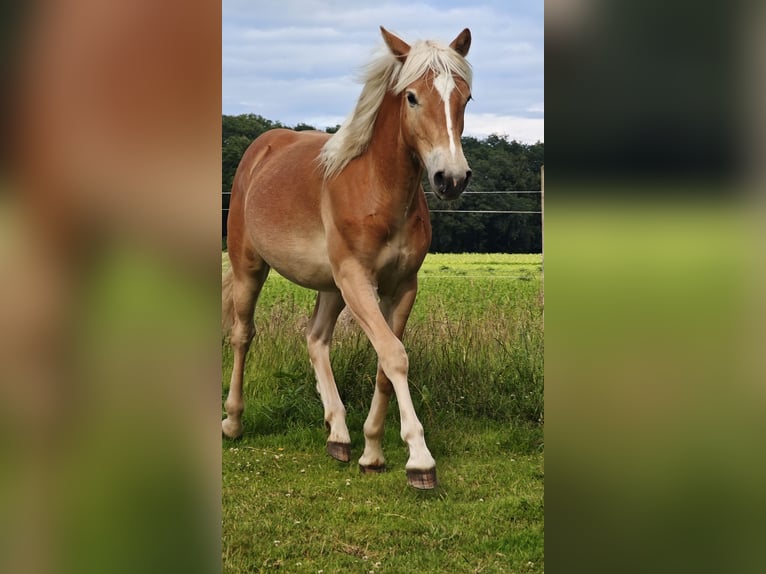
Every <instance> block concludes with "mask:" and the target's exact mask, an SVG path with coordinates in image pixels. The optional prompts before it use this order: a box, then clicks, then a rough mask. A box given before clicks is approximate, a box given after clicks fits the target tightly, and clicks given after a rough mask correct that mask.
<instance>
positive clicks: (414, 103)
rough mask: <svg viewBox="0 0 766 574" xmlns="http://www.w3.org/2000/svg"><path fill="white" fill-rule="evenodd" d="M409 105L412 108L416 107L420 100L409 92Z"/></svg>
mask: <svg viewBox="0 0 766 574" xmlns="http://www.w3.org/2000/svg"><path fill="white" fill-rule="evenodd" d="M407 103H408V104H410V106H412V107H415V106H417V105H418V99H417V98H416V97H415V94H413V93H412V92H407Z"/></svg>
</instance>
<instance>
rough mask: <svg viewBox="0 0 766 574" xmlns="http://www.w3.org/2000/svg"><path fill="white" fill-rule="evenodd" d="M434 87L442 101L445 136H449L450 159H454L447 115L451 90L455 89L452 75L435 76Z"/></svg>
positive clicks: (454, 150)
mask: <svg viewBox="0 0 766 574" xmlns="http://www.w3.org/2000/svg"><path fill="white" fill-rule="evenodd" d="M434 87H435V88H436V91H437V92H439V95H440V96H441V97H442V100H443V101H444V117H445V118H447V134H448V135H449V151H450V153H451V154H452V157H453V158H454V157H455V152H456V151H457V150H456V148H455V139H454V138H453V136H452V116H451V115H450V113H449V100H450V96H451V95H452V90H454V89H455V80H453V79H452V74H445V73H441V74H439V75H438V76H436V79H435V80H434Z"/></svg>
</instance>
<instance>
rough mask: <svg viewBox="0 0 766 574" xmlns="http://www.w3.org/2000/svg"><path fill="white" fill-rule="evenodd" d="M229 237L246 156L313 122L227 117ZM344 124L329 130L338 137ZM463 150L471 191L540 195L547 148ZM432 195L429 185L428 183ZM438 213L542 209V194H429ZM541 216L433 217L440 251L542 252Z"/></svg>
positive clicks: (487, 143) (483, 143)
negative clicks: (266, 135) (279, 131)
mask: <svg viewBox="0 0 766 574" xmlns="http://www.w3.org/2000/svg"><path fill="white" fill-rule="evenodd" d="M222 127H223V129H222V140H223V141H222V191H223V208H224V212H223V226H222V227H223V235H224V237H225V236H226V214H227V212H226V211H225V209H226V208H228V204H229V195H228V192H229V191H230V190H231V184H232V181H233V179H234V173H235V172H236V170H237V165H239V160H240V158H241V157H242V154H244V153H245V150H246V149H247V147H248V146H249V145H250V143H251V142H252V141H253V140H254V139H255V138H257V137H258V136H259V135H261V134H262V133H263V132H265V131H267V130H270V129H273V128H290V129H294V130H298V131H301V130H313V129H315V128H314V127H313V126H310V125H308V124H304V123H301V124H298V125H296V126H285V125H283V124H281V123H280V122H275V121H271V120H268V119H266V118H263V117H261V116H259V115H256V114H242V115H237V116H227V115H224V116H223V117H222ZM339 127H340V126H335V127H333V128H328V129H327V130H326V131H327V132H328V133H334V132H335V131H337V130H338V128H339ZM462 143H463V152H464V153H465V157H466V159H467V160H468V164H469V165H470V166H471V171H472V172H473V176H472V178H471V182H470V184H469V185H468V190H467V191H469V192H470V191H474V192H475V191H540V168H541V166H542V165H543V163H544V144H543V143H542V142H538V143H535V144H523V143H520V142H518V141H515V140H510V141H509V139H508V137H507V136H502V135H490V136H488V137H486V138H483V139H477V138H474V137H464V138H462ZM423 185H424V187H425V190H426V192H428V191H429V189H428V182H427V181H426V180H425V178H424V183H423ZM426 197H427V198H428V204H429V207H430V208H431V209H432V210H445V209H446V210H455V211H460V210H471V211H485V212H487V211H538V212H539V211H541V196H540V194H539V193H533V194H470V193H469V194H463V195H462V196H461V197H460V198H459V199H457V200H456V201H453V202H444V201H439V200H438V199H437V198H436V197H435V196H434V195H433V194H427V195H426ZM541 221H542V219H541V216H540V214H516V213H513V214H508V213H497V214H496V213H442V212H439V213H432V215H431V223H432V226H433V241H432V242H431V251H432V252H435V253H468V252H472V253H539V252H540V251H541V248H542V234H541V229H542V227H541Z"/></svg>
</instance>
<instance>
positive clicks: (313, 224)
mask: <svg viewBox="0 0 766 574" xmlns="http://www.w3.org/2000/svg"><path fill="white" fill-rule="evenodd" d="M380 31H381V34H382V36H383V40H384V42H385V47H384V48H383V50H384V51H383V53H382V54H381V55H379V56H378V57H376V58H374V59H373V60H372V61H371V62H370V63H369V64H368V66H367V67H366V69H365V72H364V76H363V81H364V85H363V88H362V92H361V94H360V96H359V99H358V101H357V103H356V106H355V108H354V110H353V112H352V113H351V115H350V116H349V117H348V118H347V119H346V121H345V122H344V123H343V125H342V126H341V127H340V129H339V130H338V131H337V132H336V133H334V134H332V135H331V134H328V133H324V132H319V131H300V132H297V131H292V130H288V129H273V130H270V131H267V132H265V133H263V134H262V135H261V136H259V137H258V138H257V139H256V140H255V141H253V143H252V144H251V145H250V146H249V147H248V149H247V150H246V151H245V153H244V155H243V157H242V160H241V161H240V164H239V166H238V168H237V171H236V174H235V177H234V180H233V183H232V190H231V201H230V205H229V216H228V241H227V243H228V251H229V259H230V261H231V267H230V269H229V271H228V272H227V273H226V274H225V276H224V277H223V286H222V287H223V288H222V295H223V297H222V298H223V323H224V329H225V330H230V344H231V346H232V349H233V355H234V363H233V368H232V374H231V383H230V387H229V392H228V396H227V398H226V400H225V402H224V408H225V410H226V418H225V419H223V420H222V423H221V425H222V430H223V434H224V435H225V436H227V437H229V438H237V437H239V436H241V434H242V432H243V425H242V413H243V410H244V402H243V398H242V386H243V374H244V368H245V357H246V354H247V352H248V349H249V347H250V343H251V341H252V339H253V336H254V334H255V326H254V320H253V314H254V310H255V305H256V302H257V300H258V296H259V294H260V292H261V288H262V287H263V284H264V281H265V280H266V278H267V275H268V274H269V270H270V269H272V268H273V269H275V270H276V271H277V272H278V273H279V274H280V275H282V276H283V277H286V278H287V279H289V280H290V281H292V282H294V283H296V284H298V285H301V286H303V287H306V288H309V289H313V290H315V291H317V298H316V304H315V306H314V311H313V314H312V316H311V318H310V320H309V324H308V328H307V333H306V340H307V346H308V355H309V358H310V361H311V364H312V366H313V369H314V373H315V375H316V381H317V391H318V393H319V395H320V397H321V400H322V404H323V406H324V421H325V426H326V428H327V430H328V431H329V436H328V438H327V444H326V450H327V452H328V454H329V455H330V456H332V457H333V458H335V459H337V460H339V461H342V462H348V461H349V460H350V458H351V438H350V435H349V431H348V428H347V426H346V420H345V419H346V411H345V407H344V406H343V403H342V402H341V398H340V395H339V394H338V388H337V386H336V384H335V379H334V377H333V372H332V368H331V366H330V354H329V351H330V343H331V340H332V336H333V330H334V328H335V323H336V320H337V318H338V315H339V314H340V313H341V311H342V310H343V309H344V307H345V306H348V308H349V309H350V311H351V314H352V316H353V317H354V319H355V320H356V322H357V323H358V324H359V325H360V326H361V328H362V329H363V330H364V332H365V334H366V335H367V337H368V338H369V340H370V342H371V343H372V346H373V348H374V349H375V352H376V354H377V359H378V363H377V376H376V380H375V389H374V392H373V397H372V404H371V406H370V411H369V414H368V416H367V418H366V420H365V423H364V427H363V431H364V437H365V447H364V452H363V453H362V456H361V457H360V458H359V468H360V470H361V471H362V472H363V473H368V472H382V471H384V470H385V469H386V464H385V457H384V455H383V450H382V446H381V443H382V438H383V427H384V421H385V417H386V411H387V408H388V404H389V400H390V398H391V395H392V393H394V392H395V393H396V398H397V403H398V405H399V411H400V422H401V438H402V440H403V441H404V442H405V443H406V445H407V447H408V449H409V457H408V460H407V463H406V464H405V470H406V475H407V481H408V484H409V485H410V486H413V487H415V488H418V489H433V488H435V487H436V485H437V478H436V461H435V460H434V458H433V456H432V455H431V452H430V451H429V449H428V446H427V445H426V441H425V436H424V430H423V425H422V424H421V422H420V420H419V419H418V416H417V414H416V413H415V408H414V406H413V402H412V398H411V395H410V391H409V386H408V382H407V377H408V369H409V360H408V356H407V352H406V351H405V348H404V346H403V344H402V342H401V339H402V335H403V333H404V329H405V325H406V323H407V318H408V317H409V314H410V311H411V309H412V305H413V303H414V301H415V295H416V293H417V288H418V279H417V274H418V270H419V269H420V266H421V264H422V263H423V260H424V258H425V256H426V253H427V251H428V248H429V246H430V243H431V223H430V218H429V211H428V205H427V203H426V198H425V194H424V190H423V187H422V185H421V180H422V176H423V172H424V170H425V171H426V172H427V175H428V180H429V183H430V187H431V189H432V190H433V192H434V193H435V194H436V196H437V197H438V198H440V199H444V200H453V199H456V198H457V197H458V196H460V194H461V193H462V192H463V191H464V190H465V187H466V185H467V184H468V181H469V179H470V178H471V170H470V168H469V166H468V162H467V161H466V159H465V156H464V155H463V150H462V146H461V140H460V137H461V135H462V133H463V121H464V113H465V108H466V104H467V103H468V101H469V99H470V98H471V80H472V69H471V66H470V64H469V63H468V62H467V60H466V59H465V57H466V55H467V54H468V49H469V47H470V45H471V32H470V30H469V29H468V28H466V29H464V30H463V31H462V32H461V33H460V34H458V36H457V37H456V38H455V39H454V40H453V41H452V42H451V43H450V44H449V45H445V44H442V43H440V42H437V41H433V40H425V41H417V42H414V43H413V44H412V45H410V44H408V43H407V42H405V41H404V40H402V39H401V38H399V37H398V36H396V35H394V34H392V33H391V32H389V31H388V30H386V29H385V28H383V27H382V26H381V27H380Z"/></svg>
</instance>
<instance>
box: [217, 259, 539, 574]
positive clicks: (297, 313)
mask: <svg viewBox="0 0 766 574" xmlns="http://www.w3.org/2000/svg"><path fill="white" fill-rule="evenodd" d="M227 265H228V261H227V260H226V255H225V254H224V256H223V267H224V269H225V267H226V266H227ZM541 270H542V266H541V257H540V255H510V254H460V255H452V254H449V255H448V254H429V255H428V257H427V259H426V261H425V263H424V265H423V267H422V269H421V271H420V275H419V277H420V281H419V285H420V289H419V293H418V298H417V300H416V302H415V307H414V309H413V312H412V315H411V317H410V321H409V323H408V327H407V331H406V332H405V335H404V344H405V347H406V348H407V350H408V353H409V357H410V389H411V393H412V397H413V401H414V403H415V408H416V411H417V412H418V415H419V417H420V419H421V421H422V423H423V425H424V427H425V431H426V440H427V442H428V445H429V448H430V450H431V452H432V454H433V455H434V457H435V458H436V461H437V473H438V478H439V486H438V487H437V488H436V489H434V490H433V491H417V490H415V489H412V488H410V487H408V486H407V481H406V477H405V471H404V464H405V462H406V459H407V452H406V447H405V445H404V443H402V441H401V440H400V438H399V420H398V419H399V416H398V408H397V406H396V401H395V400H393V401H392V404H391V407H390V409H389V414H388V418H387V423H386V435H385V440H384V450H385V452H386V458H387V467H388V471H387V472H386V473H383V474H379V475H361V474H360V473H359V470H358V467H357V465H356V459H357V458H358V457H359V456H360V455H361V452H362V449H363V445H364V438H363V435H362V424H363V422H364V419H365V417H366V415H367V409H368V408H369V403H370V400H371V398H372V390H373V387H374V380H375V368H376V357H375V353H374V350H373V349H372V347H371V345H370V344H369V342H368V341H367V339H366V337H365V336H364V334H363V333H362V331H361V329H359V328H358V327H357V326H356V325H355V323H354V322H353V320H352V319H351V318H350V317H349V316H346V314H345V313H344V314H343V315H341V318H340V319H339V324H338V327H337V329H336V334H335V338H334V341H333V347H332V350H331V358H332V364H333V369H334V372H335V377H336V382H337V384H338V388H339V391H340V394H341V397H342V398H343V401H344V404H345V405H346V409H347V422H348V427H349V431H350V432H351V436H352V445H351V446H352V461H351V463H350V464H343V463H340V462H337V461H335V460H333V459H331V458H330V457H328V456H327V455H326V454H325V450H324V443H325V439H326V437H325V430H324V424H323V420H322V412H323V411H322V405H321V401H320V399H319V397H318V394H317V393H316V390H315V381H314V374H313V371H312V369H311V366H310V364H309V360H308V355H307V352H306V348H305V339H304V331H305V326H306V324H307V321H308V316H309V314H310V313H311V310H312V308H313V303H314V293H313V292H311V291H308V290H306V289H302V288H300V287H297V286H295V285H293V284H291V283H290V282H288V281H286V280H285V279H283V278H282V277H280V276H278V275H277V274H276V273H274V272H272V274H271V275H270V277H269V279H268V281H267V283H266V286H265V287H264V289H263V292H262V294H261V298H260V301H259V304H258V307H257V308H256V315H255V322H256V329H257V335H256V337H255V339H254V341H253V345H252V347H251V350H250V354H249V356H248V363H247V369H246V375H245V401H246V407H245V414H244V419H243V421H244V424H245V434H244V436H243V437H242V438H241V439H239V440H228V439H223V557H222V559H223V568H224V572H258V571H267V570H272V569H280V570H282V571H284V572H313V573H318V572H323V573H330V572H543V571H544V552H543V532H544V528H543V525H544V520H543V508H544V506H543V483H544V479H543V477H544V455H543V451H544V443H543V422H544V409H543V296H542V277H541ZM230 375H231V351H230V348H229V346H228V344H227V343H225V342H224V346H223V385H222V403H223V398H224V397H225V394H226V392H227V391H228V382H229V377H230Z"/></svg>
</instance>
